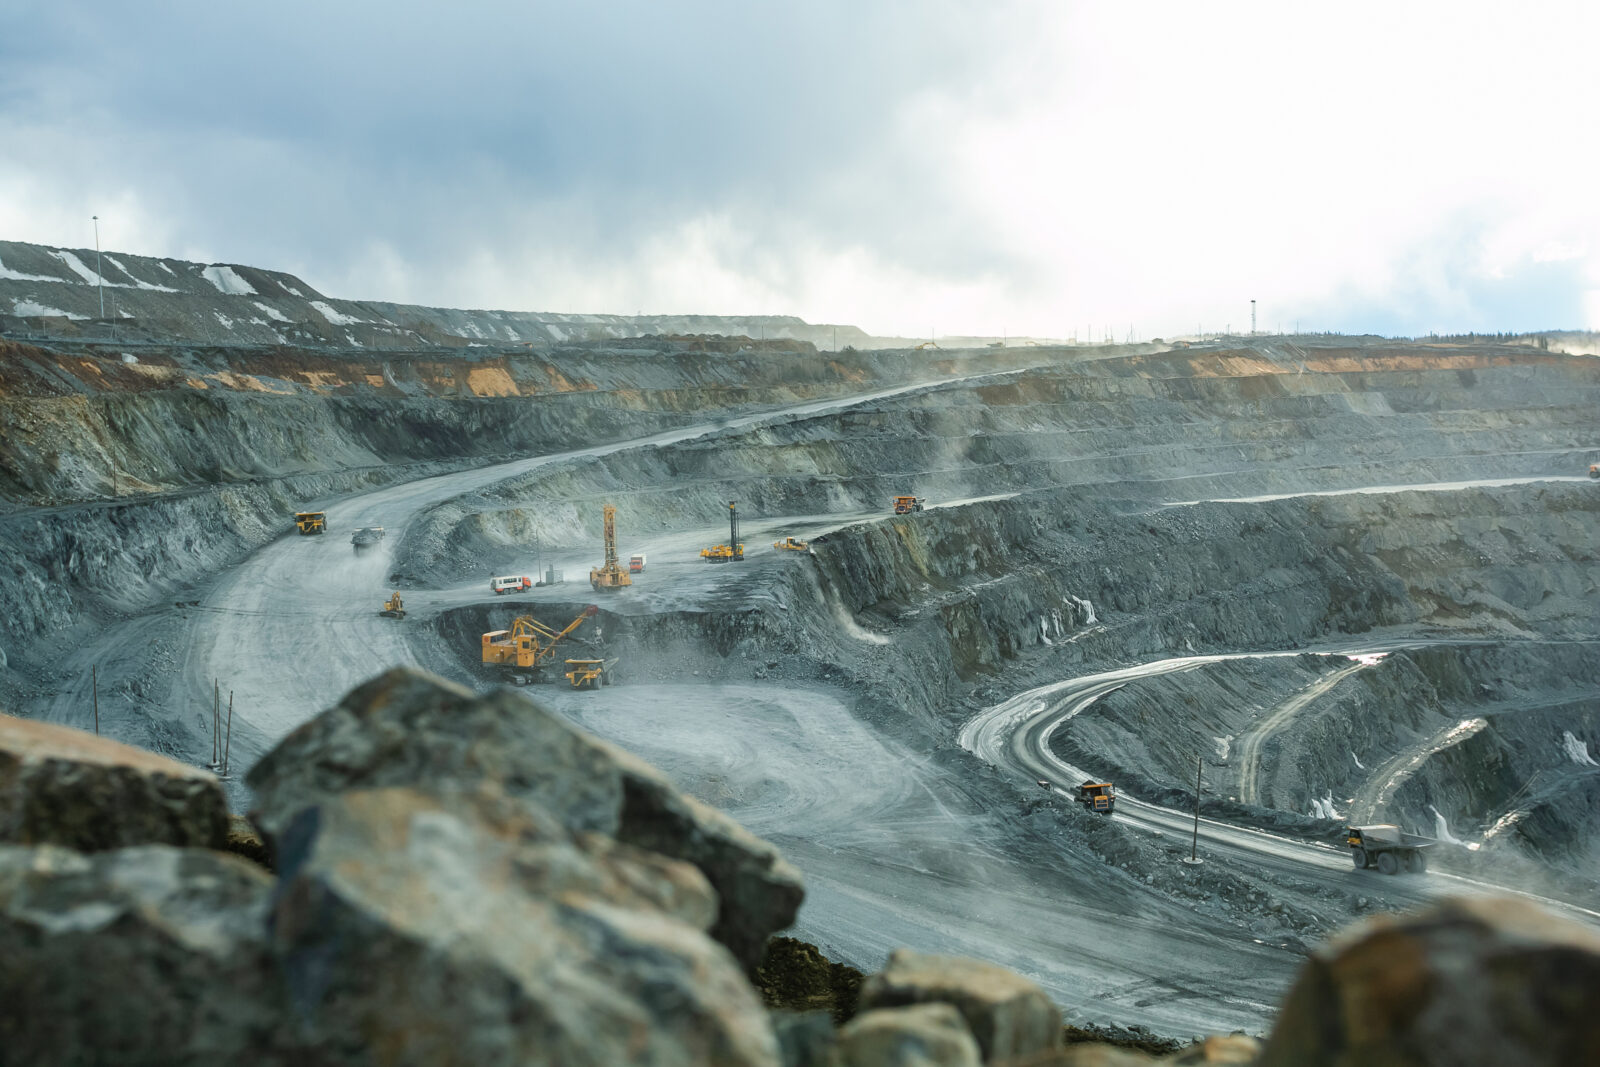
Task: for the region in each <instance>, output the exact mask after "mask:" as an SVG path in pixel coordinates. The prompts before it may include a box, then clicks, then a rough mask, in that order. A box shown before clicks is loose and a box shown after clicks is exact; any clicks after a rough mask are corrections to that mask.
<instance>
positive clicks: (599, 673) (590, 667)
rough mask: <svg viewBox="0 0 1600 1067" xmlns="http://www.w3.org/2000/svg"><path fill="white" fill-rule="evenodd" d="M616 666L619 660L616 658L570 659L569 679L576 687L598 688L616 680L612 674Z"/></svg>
mask: <svg viewBox="0 0 1600 1067" xmlns="http://www.w3.org/2000/svg"><path fill="white" fill-rule="evenodd" d="M616 666H617V661H616V660H614V659H613V660H604V659H569V660H567V681H569V682H571V683H572V688H574V689H598V688H599V687H600V686H602V685H610V684H611V683H612V682H614V681H616V678H615V677H614V676H613V675H612V674H611V672H612V671H614V670H615V669H616Z"/></svg>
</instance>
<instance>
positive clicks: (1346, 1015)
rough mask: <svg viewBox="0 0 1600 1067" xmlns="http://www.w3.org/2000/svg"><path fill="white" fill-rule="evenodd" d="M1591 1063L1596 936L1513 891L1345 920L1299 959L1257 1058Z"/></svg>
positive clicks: (1329, 1064)
mask: <svg viewBox="0 0 1600 1067" xmlns="http://www.w3.org/2000/svg"><path fill="white" fill-rule="evenodd" d="M1596 1062H1600V937H1597V936H1596V935H1595V934H1594V932H1593V931H1591V930H1589V929H1587V928H1584V927H1581V926H1577V925H1575V924H1573V923H1569V922H1566V921H1563V920H1560V919H1556V918H1554V917H1552V916H1550V915H1548V914H1546V913H1545V912H1542V911H1540V910H1538V909H1537V908H1535V907H1533V906H1532V905H1531V904H1528V903H1526V902H1524V901H1522V900H1518V899H1513V898H1490V897H1474V898H1465V899H1451V900H1445V901H1442V902H1441V903H1439V904H1438V905H1436V906H1434V907H1432V908H1429V909H1427V910H1426V911H1422V912H1419V913H1416V914H1414V915H1409V916H1399V917H1393V916H1385V917H1380V918H1377V919H1374V920H1371V921H1370V922H1368V923H1365V924H1363V925H1360V926H1357V927H1355V928H1354V929H1353V930H1352V931H1351V932H1350V933H1348V934H1347V935H1345V936H1344V937H1343V938H1341V939H1339V940H1338V941H1336V942H1335V943H1333V944H1332V945H1330V946H1329V947H1328V948H1326V949H1324V950H1322V951H1320V952H1318V953H1317V954H1316V955H1314V956H1313V957H1312V958H1311V960H1310V961H1309V962H1308V963H1307V964H1306V965H1305V967H1304V969H1302V971H1301V972H1300V977H1299V978H1298V979H1297V980H1296V982H1295V985H1294V987H1293V989H1292V990H1291V991H1290V993H1289V997H1288V1000H1287V1001H1286V1002H1285V1003H1284V1007H1283V1012H1282V1014H1281V1015H1280V1016H1279V1019H1278V1023H1277V1025H1276V1026H1275V1027H1274V1028H1273V1031H1272V1036H1271V1037H1270V1038H1269V1039H1268V1041H1267V1045H1266V1049H1265V1051H1264V1052H1263V1054H1262V1056H1261V1060H1260V1067H1291V1065H1293V1067H1356V1065H1358V1064H1373V1065H1382V1064H1416V1065H1438V1067H1445V1065H1447V1064H1469V1063H1497V1064H1498V1063H1505V1064H1510V1063H1515V1064H1518V1065H1519V1067H1540V1065H1546V1064H1548V1065H1550V1067H1556V1065H1558V1064H1577V1063H1596Z"/></svg>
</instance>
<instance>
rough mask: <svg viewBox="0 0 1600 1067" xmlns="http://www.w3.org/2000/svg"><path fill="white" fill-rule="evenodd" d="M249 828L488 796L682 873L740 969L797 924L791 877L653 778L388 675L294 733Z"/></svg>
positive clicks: (432, 683) (275, 835) (718, 816)
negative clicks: (366, 798) (389, 793)
mask: <svg viewBox="0 0 1600 1067" xmlns="http://www.w3.org/2000/svg"><path fill="white" fill-rule="evenodd" d="M248 780H249V783H250V785H251V787H252V788H253V789H254V790H255V791H256V797H257V803H258V807H257V810H256V811H255V812H254V813H253V817H254V819H255V821H256V823H257V824H258V825H259V826H260V827H261V828H262V830H263V832H264V833H265V834H266V835H267V837H268V839H269V841H272V842H276V841H277V840H278V839H279V838H281V837H282V835H283V833H284V831H285V829H286V828H287V826H288V824H289V822H290V821H291V820H292V819H293V818H294V817H295V816H296V815H297V814H298V813H299V812H301V811H303V810H305V809H306V808H308V807H312V806H315V805H317V804H319V803H321V802H322V801H324V800H326V799H327V798H330V797H332V796H335V795H337V794H339V793H341V792H344V791H346V790H350V789H357V788H377V787H384V786H396V787H405V788H412V789H417V790H421V791H424V792H427V793H429V794H432V795H435V796H447V795H454V794H470V793H476V792H479V791H480V790H482V789H483V788H484V787H485V786H493V787H495V788H496V789H498V790H499V791H500V792H502V793H503V794H504V795H505V796H506V797H508V798H510V799H511V800H513V801H515V802H518V803H520V804H522V805H523V806H524V807H526V808H527V809H528V810H529V811H530V812H531V813H535V814H536V815H537V817H541V818H550V819H554V820H555V821H556V822H557V823H558V824H559V825H561V826H563V827H565V828H566V829H567V830H569V831H571V832H574V833H596V834H603V835H606V836H609V837H613V838H615V839H616V840H617V841H619V842H621V843H623V844H628V845H633V846H636V847H638V848H642V849H647V850H649V851H652V852H658V853H661V854H662V855H665V856H668V857H671V858H673V859H680V860H684V861H686V862H688V863H691V864H693V865H694V866H695V867H697V868H699V870H700V871H702V872H703V873H704V875H705V877H706V878H707V879H708V880H709V882H710V884H711V886H712V888H714V889H715V890H716V894H717V899H718V902H719V903H718V910H717V914H716V918H715V921H714V923H713V924H712V927H711V933H712V936H714V937H715V938H716V939H717V940H719V941H721V942H722V943H723V944H724V945H726V946H727V947H728V949H729V950H730V951H732V952H733V953H734V955H735V957H737V958H738V959H739V961H740V962H741V963H742V964H743V965H744V966H745V967H746V969H748V970H753V969H754V968H755V966H756V964H757V963H758V962H759V961H760V958H761V949H762V946H763V945H764V944H765V942H766V939H767V937H768V936H770V935H771V934H772V933H773V932H774V931H776V930H780V929H783V928H784V927H787V926H788V925H790V923H792V922H793V921H794V916H795V913H796V911H798V909H799V906H800V900H801V898H802V897H803V895H804V891H803V889H802V888H801V883H800V876H799V874H798V873H797V872H796V871H795V870H794V869H793V868H792V867H790V866H789V864H788V863H786V862H785V861H784V860H783V859H782V857H780V856H779V855H778V853H777V850H776V849H774V848H773V847H772V846H771V845H769V844H768V843H766V842H765V841H762V840H761V839H759V838H757V837H755V836H753V835H752V834H750V833H748V832H747V831H746V830H744V828H743V827H741V826H739V825H738V824H737V823H735V822H733V820H731V819H729V818H728V817H727V816H725V815H723V814H722V813H720V812H718V811H716V810H714V809H711V808H708V807H706V806H705V805H703V804H700V803H698V802H696V801H694V800H692V799H691V798H688V797H684V796H682V795H680V794H679V793H678V792H677V791H676V790H674V789H673V788H672V786H671V784H670V783H669V782H668V781H667V780H666V779H665V778H664V777H663V776H662V775H661V774H660V772H658V771H656V770H655V769H654V768H652V767H650V766H649V765H647V764H645V763H643V762H641V761H640V760H638V759H636V758H635V757H633V756H631V755H629V754H628V753H626V752H623V751H621V750H620V749H617V748H614V747H612V746H611V745H608V744H606V743H604V742H602V741H599V740H597V739H595V738H593V737H590V736H589V735H587V734H585V733H583V732H582V731H580V730H578V729H577V728H575V727H573V726H571V725H570V724H568V723H567V722H565V721H564V720H562V719H560V718H558V717H556V716H555V715H553V714H551V713H550V712H548V711H546V710H544V709H543V708H541V707H539V706H538V705H536V704H534V703H532V702H531V701H529V700H527V699H526V698H524V697H522V696H520V695H518V694H516V693H513V692H510V691H506V690H502V691H500V692H497V693H493V694H490V695H488V696H484V697H478V696H475V695H473V694H472V693H470V692H468V691H467V690H465V689H461V688H459V687H457V686H453V685H450V684H449V683H446V682H443V681H441V680H439V679H437V678H433V677H430V676H428V675H424V674H420V673H418V672H415V671H410V670H393V671H390V672H388V673H387V674H384V675H382V676H380V677H378V678H376V679H374V680H373V681H371V682H368V683H367V684H366V685H363V686H361V687H360V688H358V689H356V690H354V691H353V692H352V693H350V694H349V696H347V697H346V698H345V700H344V701H343V702H342V703H341V704H339V705H338V706H337V707H335V708H333V709H331V710H329V711H327V712H325V713H324V714H322V715H320V716H318V717H317V718H316V719H313V720H311V721H310V722H308V723H306V724H305V725H304V726H302V727H300V728H299V729H298V730H296V731H295V732H294V733H292V734H290V735H289V736H288V737H287V738H285V739H284V741H283V742H282V743H281V744H280V745H279V746H278V747H277V748H276V749H275V750H273V751H272V752H271V753H269V754H268V755H267V757H266V758H265V759H263V760H262V761H261V762H260V763H259V764H257V765H256V767H255V769H253V770H252V771H251V772H250V775H249V779H248Z"/></svg>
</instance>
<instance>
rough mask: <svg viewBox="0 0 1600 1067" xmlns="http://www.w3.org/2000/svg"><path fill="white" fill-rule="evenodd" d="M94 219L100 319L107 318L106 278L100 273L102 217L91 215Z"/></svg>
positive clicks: (95, 264)
mask: <svg viewBox="0 0 1600 1067" xmlns="http://www.w3.org/2000/svg"><path fill="white" fill-rule="evenodd" d="M89 217H90V218H92V219H94V280H95V282H96V283H97V284H98V285H99V286H100V317H101V318H102V319H103V318H105V317H106V276H105V275H104V274H101V273H100V216H99V215H90V216H89Z"/></svg>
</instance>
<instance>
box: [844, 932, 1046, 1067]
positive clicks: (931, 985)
mask: <svg viewBox="0 0 1600 1067" xmlns="http://www.w3.org/2000/svg"><path fill="white" fill-rule="evenodd" d="M937 1003H943V1004H949V1005H950V1006H952V1007H953V1008H955V1009H956V1010H957V1011H959V1012H960V1013H961V1017H962V1018H963V1019H965V1020H966V1024H967V1026H968V1027H970V1028H971V1031H972V1034H973V1036H974V1037H975V1038H976V1039H977V1042H978V1046H979V1048H981V1049H982V1051H983V1058H984V1059H985V1060H986V1061H991V1060H1009V1059H1015V1058H1017V1057H1020V1056H1029V1055H1033V1054H1035V1053H1039V1052H1043V1051H1044V1050H1047V1049H1051V1048H1056V1047H1058V1046H1059V1045H1060V1044H1061V1009H1059V1008H1057V1007H1056V1006H1055V1004H1053V1003H1051V1001H1050V998H1049V997H1047V996H1045V994H1044V991H1043V990H1041V989H1040V988H1039V987H1038V986H1036V985H1034V984H1033V983H1032V982H1030V981H1028V980H1027V979H1026V978H1023V977H1022V976H1021V975H1018V974H1015V973H1013V972H1011V971H1008V970H1006V969H1005V968H1003V967H997V966H995V965H994V964H992V963H981V962H979V961H977V960H964V959H952V958H949V957H945V956H929V955H924V954H923V953H919V952H912V951H910V950H909V949H900V950H898V951H896V952H895V953H894V954H893V955H891V956H890V957H889V963H888V966H886V967H885V968H884V969H883V970H882V971H881V972H879V973H878V974H875V975H873V976H872V977H870V978H868V979H867V980H866V982H865V983H864V984H863V985H862V987H861V1009H862V1011H863V1012H866V1011H870V1010H871V1009H874V1008H893V1007H899V1006H902V1005H909V1004H937Z"/></svg>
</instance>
